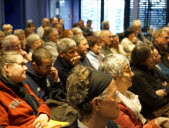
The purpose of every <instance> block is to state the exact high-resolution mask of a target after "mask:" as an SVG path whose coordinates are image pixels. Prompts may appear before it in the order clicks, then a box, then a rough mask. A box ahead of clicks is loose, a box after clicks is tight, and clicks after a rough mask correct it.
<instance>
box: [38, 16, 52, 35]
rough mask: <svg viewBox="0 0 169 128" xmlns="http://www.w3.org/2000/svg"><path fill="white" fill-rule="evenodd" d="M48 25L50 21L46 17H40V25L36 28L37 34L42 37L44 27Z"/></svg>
mask: <svg viewBox="0 0 169 128" xmlns="http://www.w3.org/2000/svg"><path fill="white" fill-rule="evenodd" d="M49 25H50V21H49V19H48V18H43V19H42V25H41V26H40V27H38V28H37V34H38V35H39V36H40V37H41V38H42V37H43V35H44V32H45V31H44V28H45V27H46V26H49Z"/></svg>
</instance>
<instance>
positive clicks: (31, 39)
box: [26, 34, 41, 46]
mask: <svg viewBox="0 0 169 128" xmlns="http://www.w3.org/2000/svg"><path fill="white" fill-rule="evenodd" d="M40 39H41V38H40V37H39V35H38V34H30V35H29V36H28V37H27V39H26V41H27V45H28V46H30V45H32V44H33V43H34V42H35V41H37V40H40Z"/></svg>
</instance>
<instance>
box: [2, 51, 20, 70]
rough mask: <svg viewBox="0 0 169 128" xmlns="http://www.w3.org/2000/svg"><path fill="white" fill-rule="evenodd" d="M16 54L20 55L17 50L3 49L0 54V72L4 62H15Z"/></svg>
mask: <svg viewBox="0 0 169 128" xmlns="http://www.w3.org/2000/svg"><path fill="white" fill-rule="evenodd" d="M18 55H21V54H20V53H19V52H17V51H5V52H3V53H2V54H1V56H0V72H1V73H2V67H3V65H4V64H5V63H11V62H15V61H16V58H17V56H18Z"/></svg>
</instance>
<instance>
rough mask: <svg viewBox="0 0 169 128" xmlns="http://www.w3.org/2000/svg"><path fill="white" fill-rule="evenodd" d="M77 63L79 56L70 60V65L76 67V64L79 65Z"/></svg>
mask: <svg viewBox="0 0 169 128" xmlns="http://www.w3.org/2000/svg"><path fill="white" fill-rule="evenodd" d="M79 61H80V56H75V57H73V58H72V59H70V63H71V64H72V65H76V64H77V63H79Z"/></svg>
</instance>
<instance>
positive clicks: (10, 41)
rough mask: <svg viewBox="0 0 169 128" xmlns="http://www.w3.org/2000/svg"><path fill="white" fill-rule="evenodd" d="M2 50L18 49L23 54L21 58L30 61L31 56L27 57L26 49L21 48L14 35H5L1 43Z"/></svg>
mask: <svg viewBox="0 0 169 128" xmlns="http://www.w3.org/2000/svg"><path fill="white" fill-rule="evenodd" d="M2 47H3V50H5V51H18V52H20V54H21V55H22V56H23V58H24V59H25V60H27V61H30V60H31V58H29V56H28V54H27V52H26V51H24V50H22V49H21V42H20V40H19V39H18V37H17V36H15V35H8V36H6V37H5V39H4V41H3V43H2Z"/></svg>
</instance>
